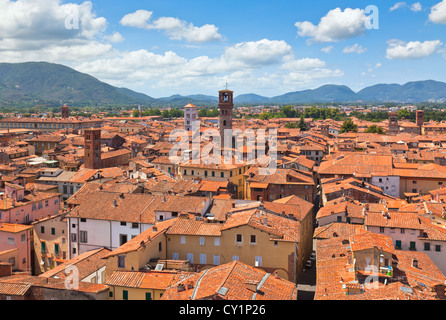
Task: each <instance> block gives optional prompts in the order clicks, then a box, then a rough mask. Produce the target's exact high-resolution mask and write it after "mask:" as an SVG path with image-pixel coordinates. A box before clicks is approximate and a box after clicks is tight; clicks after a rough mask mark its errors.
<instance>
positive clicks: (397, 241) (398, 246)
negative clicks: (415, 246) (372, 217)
mask: <svg viewBox="0 0 446 320" xmlns="http://www.w3.org/2000/svg"><path fill="white" fill-rule="evenodd" d="M395 249H401V240H396V241H395Z"/></svg>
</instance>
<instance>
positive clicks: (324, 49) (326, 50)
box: [321, 46, 333, 53]
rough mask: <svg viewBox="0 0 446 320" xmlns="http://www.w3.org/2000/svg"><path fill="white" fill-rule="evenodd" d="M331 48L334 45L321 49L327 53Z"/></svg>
mask: <svg viewBox="0 0 446 320" xmlns="http://www.w3.org/2000/svg"><path fill="white" fill-rule="evenodd" d="M331 50H333V46H328V47H324V48H322V49H321V51H322V52H325V53H330V52H331Z"/></svg>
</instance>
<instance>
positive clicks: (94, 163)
mask: <svg viewBox="0 0 446 320" xmlns="http://www.w3.org/2000/svg"><path fill="white" fill-rule="evenodd" d="M84 143H85V155H84V164H85V168H88V169H101V129H85V130H84Z"/></svg>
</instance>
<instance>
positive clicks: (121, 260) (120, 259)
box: [118, 256, 125, 268]
mask: <svg viewBox="0 0 446 320" xmlns="http://www.w3.org/2000/svg"><path fill="white" fill-rule="evenodd" d="M118 268H125V256H118Z"/></svg>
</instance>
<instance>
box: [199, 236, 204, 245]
mask: <svg viewBox="0 0 446 320" xmlns="http://www.w3.org/2000/svg"><path fill="white" fill-rule="evenodd" d="M200 246H204V237H200Z"/></svg>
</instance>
